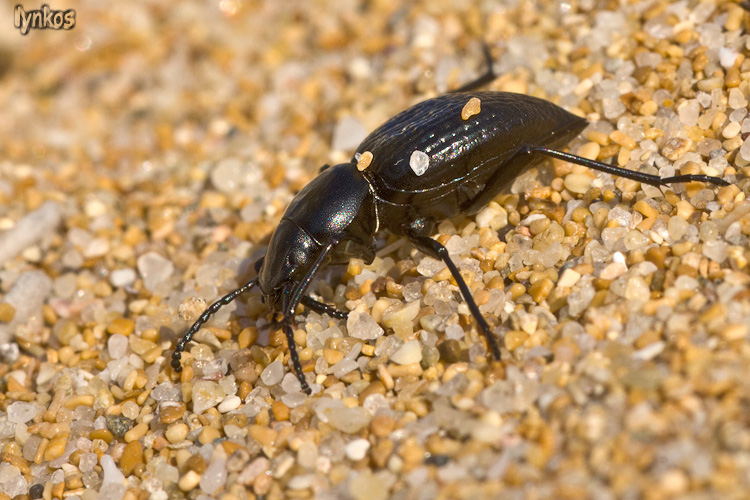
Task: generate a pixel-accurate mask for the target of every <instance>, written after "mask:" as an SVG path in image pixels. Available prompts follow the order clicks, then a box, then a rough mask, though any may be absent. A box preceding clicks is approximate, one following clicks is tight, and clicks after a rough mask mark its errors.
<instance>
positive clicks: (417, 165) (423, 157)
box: [409, 150, 430, 176]
mask: <svg viewBox="0 0 750 500" xmlns="http://www.w3.org/2000/svg"><path fill="white" fill-rule="evenodd" d="M409 166H410V167H411V169H412V170H413V171H414V173H415V174H417V175H418V176H419V175H423V174H424V173H425V172H427V169H428V168H430V157H429V156H427V153H425V152H424V151H419V150H417V151H414V152H413V153H412V154H411V157H410V158H409Z"/></svg>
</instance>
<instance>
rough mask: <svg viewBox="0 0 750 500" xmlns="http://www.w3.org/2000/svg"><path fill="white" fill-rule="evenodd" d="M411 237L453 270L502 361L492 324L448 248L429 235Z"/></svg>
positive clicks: (482, 328)
mask: <svg viewBox="0 0 750 500" xmlns="http://www.w3.org/2000/svg"><path fill="white" fill-rule="evenodd" d="M409 239H410V240H411V241H412V243H414V244H415V245H416V246H417V248H419V249H420V250H422V251H424V252H425V253H426V254H428V255H430V256H431V257H434V258H436V259H440V260H442V261H443V262H445V265H446V266H448V269H449V270H450V272H451V276H453V279H455V280H456V283H457V284H458V289H459V290H461V295H462V296H463V298H464V301H466V305H468V306H469V311H471V315H472V316H474V319H475V320H476V322H477V325H479V330H480V331H481V332H482V335H484V338H485V339H487V344H488V345H489V347H490V350H491V351H492V355H493V356H494V357H495V359H496V360H498V361H500V346H499V344H498V342H497V339H496V338H495V336H494V335H493V334H492V330H491V329H490V325H489V324H487V320H485V319H484V316H482V313H481V311H479V306H477V303H476V302H474V297H473V296H472V295H471V290H470V289H469V286H468V285H467V284H466V282H465V281H464V279H463V277H462V276H461V273H460V272H458V268H457V267H456V264H454V263H453V261H452V260H451V258H450V254H449V253H448V249H447V248H445V247H444V246H443V245H442V244H441V243H440V242H439V241H436V240H433V239H432V238H430V237H429V236H419V235H416V234H412V235H410V236H409Z"/></svg>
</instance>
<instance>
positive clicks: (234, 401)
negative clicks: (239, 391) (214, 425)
mask: <svg viewBox="0 0 750 500" xmlns="http://www.w3.org/2000/svg"><path fill="white" fill-rule="evenodd" d="M241 404H242V399H240V397H239V396H237V395H233V396H229V397H227V398H225V399H224V401H222V402H221V403H219V413H229V412H230V411H232V410H236V409H237V408H239V407H240V405H241Z"/></svg>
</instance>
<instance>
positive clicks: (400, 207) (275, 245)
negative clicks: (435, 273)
mask: <svg viewBox="0 0 750 500" xmlns="http://www.w3.org/2000/svg"><path fill="white" fill-rule="evenodd" d="M483 78H484V77H483ZM483 78H480V79H479V80H477V83H480V84H481V83H484V81H482V80H483ZM471 86H473V84H470V85H469V86H465V87H464V88H467V87H471ZM461 90H463V88H462V89H460V91H457V92H454V93H450V94H445V95H442V96H440V97H436V98H433V99H428V100H426V101H423V102H421V103H419V104H416V105H414V106H412V107H411V108H409V109H407V110H405V111H403V112H401V113H399V114H398V115H396V116H395V117H393V118H391V119H390V120H388V121H387V122H386V123H385V124H383V125H382V126H381V127H380V128H378V129H377V130H375V131H374V132H372V133H371V134H370V135H369V136H368V137H367V138H366V139H365V140H364V141H363V142H362V144H361V145H360V146H359V147H358V148H357V151H356V153H355V155H354V157H353V158H352V160H351V161H350V162H349V163H342V164H340V165H336V166H334V167H328V168H325V167H324V169H323V170H322V171H321V172H320V174H319V175H318V176H317V177H315V178H314V179H313V180H312V181H311V182H310V183H309V184H308V185H307V186H305V187H304V188H303V189H302V190H301V191H300V192H299V193H298V194H297V195H296V196H295V197H294V199H293V200H292V202H291V203H290V204H289V206H288V207H287V209H286V212H285V213H284V216H283V217H282V219H281V222H280V223H279V225H278V227H277V228H276V229H275V230H274V232H273V235H272V236H271V239H270V242H269V245H268V250H267V252H266V255H265V257H263V258H261V259H260V260H258V261H257V262H256V264H255V268H256V270H257V271H258V276H257V278H255V279H253V280H251V281H249V282H247V283H245V284H244V285H242V286H241V287H239V288H237V289H236V290H234V291H233V292H230V293H229V294H227V295H225V296H224V297H222V298H221V299H219V300H217V301H216V302H214V303H213V304H212V305H211V306H210V307H209V308H208V309H206V311H205V312H204V313H203V314H202V315H201V316H200V317H199V318H198V319H197V321H195V323H194V324H193V325H192V327H191V328H190V330H189V331H188V332H187V333H186V334H185V336H184V337H183V338H182V339H181V340H180V341H179V342H178V343H177V345H176V348H175V350H174V352H173V354H172V368H173V369H174V370H175V371H176V372H180V371H181V369H182V366H181V364H180V355H181V352H182V351H184V350H185V346H186V345H187V343H188V342H189V341H190V340H191V339H192V337H193V335H195V333H196V332H197V331H198V330H199V329H200V327H201V325H203V323H205V322H206V321H207V320H208V319H209V318H210V316H211V315H212V314H214V313H215V312H216V311H218V310H219V309H220V308H221V307H222V306H224V305H226V304H229V303H230V302H232V301H233V300H234V299H235V298H237V297H238V296H239V295H240V294H242V293H244V292H246V291H248V290H250V289H251V288H253V287H256V286H258V287H259V288H260V291H261V294H262V296H263V300H264V302H265V303H266V304H267V305H268V307H269V308H270V309H271V311H272V312H274V313H275V315H280V316H281V320H280V321H279V322H278V324H279V326H281V328H282V329H283V331H284V334H285V336H286V339H287V343H288V346H289V354H290V358H291V361H292V365H293V368H294V372H295V374H296V376H297V378H298V379H299V382H300V384H301V386H302V389H303V390H304V391H305V392H306V393H308V394H310V393H311V390H310V386H309V385H308V383H307V380H306V379H305V376H304V373H303V371H302V364H301V363H300V360H299V355H298V354H297V349H296V346H295V342H294V329H293V327H292V322H293V316H294V312H295V310H296V309H297V306H298V305H299V304H300V303H302V304H303V305H305V306H307V307H309V308H311V309H313V310H315V311H318V312H322V313H328V314H329V315H331V316H333V317H336V318H340V319H343V318H346V316H347V313H345V312H341V311H338V310H337V309H335V308H334V307H333V306H330V305H327V304H324V303H321V302H318V301H316V300H314V299H312V298H311V297H308V296H306V295H304V292H305V289H306V288H307V286H308V285H309V284H310V282H311V281H312V279H313V277H314V276H315V274H316V272H317V271H318V270H319V269H320V268H321V267H322V266H324V265H326V264H328V263H343V262H348V260H349V259H350V258H352V257H357V258H360V259H363V260H364V261H365V262H367V263H371V262H372V261H373V259H374V258H375V251H376V243H375V237H374V235H375V234H376V233H377V232H378V231H383V230H387V231H390V232H391V233H394V234H397V235H402V236H405V237H407V238H408V239H409V240H410V241H411V242H412V243H413V244H414V245H415V246H416V247H417V248H418V249H419V250H421V251H422V252H424V253H425V254H427V255H429V256H431V257H434V258H436V259H440V260H442V261H443V262H444V263H445V264H446V266H447V267H448V269H449V270H450V273H451V275H452V276H453V278H454V279H455V281H456V283H457V284H458V288H459V290H460V291H461V295H462V296H463V298H464V300H465V301H466V304H467V305H468V307H469V310H470V311H471V314H472V316H473V317H474V319H475V320H476V322H477V324H478V326H479V329H480V331H481V333H482V335H483V336H484V337H485V339H486V341H487V344H488V346H489V348H490V350H491V351H492V355H493V357H494V358H495V359H497V360H499V359H500V347H499V345H498V341H497V339H496V338H495V336H494V335H493V332H492V331H491V329H490V326H489V325H488V324H487V321H486V320H485V319H484V317H483V316H482V314H481V313H480V311H479V308H478V307H477V305H476V302H475V301H474V299H473V297H472V295H471V291H470V290H469V287H468V286H467V285H466V282H465V281H464V279H463V278H462V277H461V274H460V273H459V271H458V269H457V267H456V265H455V264H454V263H453V261H452V260H451V258H450V256H449V254H448V251H447V249H446V248H445V247H444V246H443V245H442V244H441V243H439V242H438V241H436V240H434V239H432V238H431V237H430V236H431V235H432V234H433V230H434V228H435V226H436V224H437V223H439V222H440V221H443V220H445V219H448V218H451V217H455V216H456V215H458V214H461V213H464V214H469V215H471V214H474V213H476V212H477V211H479V210H480V209H481V208H483V207H484V206H485V205H487V204H488V203H489V202H490V201H491V200H492V199H493V198H494V197H495V196H496V195H497V194H499V193H500V191H502V190H503V188H505V187H507V186H508V185H509V184H510V183H511V182H512V181H513V179H515V178H516V176H518V174H520V173H521V172H522V171H523V170H525V169H526V168H528V167H530V166H531V165H532V164H534V163H535V162H536V161H537V160H539V159H541V157H543V156H548V157H553V158H558V159H562V160H566V161H569V162H572V163H575V164H578V165H583V166H586V167H589V168H592V169H596V170H600V171H603V172H608V173H611V174H614V175H618V176H622V177H627V178H629V179H633V180H636V181H639V182H641V183H645V184H650V185H653V186H659V187H660V186H664V185H666V184H670V183H675V182H689V181H703V182H709V183H713V184H717V185H728V184H729V183H728V182H726V181H724V180H723V179H720V178H717V177H709V176H705V175H678V176H674V177H668V178H660V177H659V176H656V175H651V174H647V173H644V172H638V171H632V170H627V169H622V168H619V167H615V166H612V165H608V164H606V163H602V162H598V161H594V160H589V159H586V158H582V157H579V156H575V155H572V154H569V153H564V152H561V151H557V150H556V149H555V148H559V147H561V146H563V145H564V144H566V143H567V142H568V141H570V140H571V139H573V138H574V137H575V136H577V135H578V134H579V133H580V132H581V131H582V130H583V129H584V128H585V127H586V125H588V123H587V121H586V120H585V119H583V118H581V117H579V116H576V115H574V114H572V113H569V112H568V111H566V110H564V109H562V108H560V107H558V106H556V105H555V104H552V103H551V102H548V101H545V100H543V99H539V98H536V97H530V96H527V95H523V94H514V93H508V92H493V91H483V92H472V91H461ZM472 99H476V100H478V101H479V110H478V112H477V108H476V107H474V108H473V111H471V110H470V111H469V112H467V111H466V109H465V106H466V105H467V103H468V102H469V101H470V100H472ZM476 100H474V101H472V103H473V104H474V105H476V103H477V101H476ZM467 109H469V108H467ZM363 159H364V161H360V160H363ZM358 162H359V168H358Z"/></svg>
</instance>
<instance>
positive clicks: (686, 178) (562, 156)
mask: <svg viewBox="0 0 750 500" xmlns="http://www.w3.org/2000/svg"><path fill="white" fill-rule="evenodd" d="M525 152H526V153H539V154H542V155H544V156H549V157H552V158H556V159H558V160H564V161H568V162H570V163H575V164H576V165H581V166H584V167H588V168H590V169H593V170H598V171H600V172H607V173H609V174H612V175H617V176H619V177H625V178H627V179H632V180H634V181H638V182H640V183H642V184H649V185H651V186H656V187H658V188H660V187H662V186H666V185H668V184H673V183H681V182H694V181H699V182H707V183H710V184H714V185H716V186H729V184H730V183H729V182H727V181H725V180H724V179H722V178H720V177H711V176H710V175H692V174H687V175H675V176H673V177H663V178H662V177H659V176H658V175H652V174H647V173H645V172H638V171H636V170H628V169H626V168H622V167H618V166H615V165H609V164H607V163H603V162H600V161H596V160H589V159H588V158H583V157H582V156H576V155H574V154H570V153H564V152H562V151H557V150H555V149H549V148H545V147H542V146H526V148H525Z"/></svg>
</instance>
